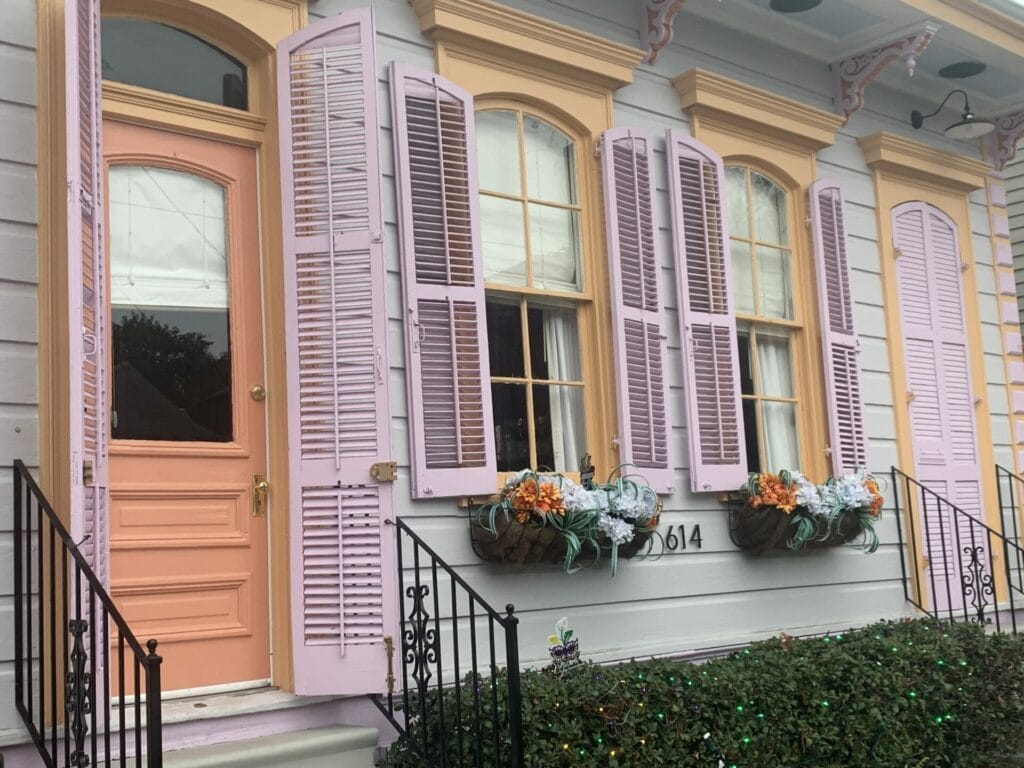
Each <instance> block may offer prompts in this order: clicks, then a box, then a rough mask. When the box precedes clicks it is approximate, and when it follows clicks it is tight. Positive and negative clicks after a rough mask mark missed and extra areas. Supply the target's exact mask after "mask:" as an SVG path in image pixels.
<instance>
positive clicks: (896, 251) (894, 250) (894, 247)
mask: <svg viewBox="0 0 1024 768" xmlns="http://www.w3.org/2000/svg"><path fill="white" fill-rule="evenodd" d="M902 255H903V251H901V250H900V247H899V246H898V245H896V243H893V244H892V257H893V258H894V259H898V258H899V257H900V256H902Z"/></svg>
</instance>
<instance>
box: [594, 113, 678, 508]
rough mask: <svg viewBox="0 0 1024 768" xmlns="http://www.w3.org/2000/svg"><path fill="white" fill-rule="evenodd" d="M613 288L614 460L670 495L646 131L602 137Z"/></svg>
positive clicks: (665, 390) (621, 131) (661, 329)
mask: <svg viewBox="0 0 1024 768" xmlns="http://www.w3.org/2000/svg"><path fill="white" fill-rule="evenodd" d="M601 166H602V172H603V175H604V201H605V220H606V223H607V228H608V261H609V274H610V276H611V289H612V298H613V301H612V325H613V330H614V334H615V335H614V340H615V344H614V350H615V368H616V383H617V391H618V398H617V409H618V429H619V434H618V442H619V461H620V463H622V464H624V465H631V466H628V467H627V471H629V472H636V473H637V474H639V475H641V476H642V477H644V478H645V479H646V481H647V483H648V484H649V485H650V486H651V487H652V488H653V489H654V490H655V491H657V492H659V493H671V492H672V491H673V490H675V476H674V473H675V467H674V466H673V462H672V455H671V424H670V420H669V417H668V381H667V378H666V376H665V359H666V349H665V333H664V327H665V323H664V318H663V315H662V308H661V304H662V302H661V301H660V288H659V274H658V273H659V271H660V265H659V261H658V251H657V246H656V244H657V232H656V227H657V223H656V221H655V212H654V178H653V173H654V148H653V141H652V139H651V136H650V134H649V133H647V132H645V131H640V130H635V129H623V128H615V129H611V130H608V131H605V132H604V134H603V135H602V137H601Z"/></svg>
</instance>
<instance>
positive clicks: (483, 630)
mask: <svg viewBox="0 0 1024 768" xmlns="http://www.w3.org/2000/svg"><path fill="white" fill-rule="evenodd" d="M395 525H396V527H397V539H398V564H399V565H398V568H399V576H398V588H399V600H400V606H401V607H400V621H401V625H400V632H401V638H400V642H401V646H400V649H399V650H400V653H401V679H400V680H397V681H395V680H393V678H389V686H388V692H387V694H385V695H384V696H383V697H379V696H376V697H372V700H373V701H374V703H375V704H376V705H377V707H378V708H379V709H380V710H381V711H382V712H383V713H384V715H385V716H386V717H387V718H388V720H389V721H390V722H391V724H392V725H393V726H394V727H395V728H396V729H397V730H398V731H399V732H400V733H403V734H405V735H406V744H407V747H408V748H409V749H410V750H412V751H414V752H415V754H416V757H417V758H418V759H419V760H420V761H422V763H421V764H422V765H430V766H439V767H440V768H443V767H444V766H448V765H450V763H449V762H448V760H449V753H450V750H451V751H457V753H458V754H459V755H464V754H466V753H467V752H466V750H467V745H468V749H469V751H471V752H472V753H473V756H474V758H475V760H474V761H473V762H472V765H474V766H476V767H477V768H485V767H486V768H499V766H498V764H497V763H491V762H487V760H486V757H485V756H484V755H483V754H482V745H483V744H484V743H485V742H486V743H487V744H488V745H489V746H491V747H492V749H491V750H489V751H491V752H492V754H493V755H495V756H497V755H507V760H501V768H522V766H523V727H522V692H521V689H520V673H519V638H518V625H519V619H518V618H517V617H516V616H515V608H514V606H512V605H508V606H506V609H505V610H506V613H505V614H504V615H502V614H501V613H500V612H499V611H497V610H495V609H494V608H492V607H491V606H490V605H489V604H488V603H487V601H485V600H484V599H483V598H482V597H481V596H480V595H479V593H477V591H476V590H474V589H473V588H472V587H471V586H470V585H469V584H468V583H467V582H466V581H465V579H463V578H462V577H461V576H460V575H459V574H458V573H456V572H455V570H454V569H453V568H451V566H449V565H448V564H447V563H446V562H445V561H444V560H442V559H441V557H440V556H439V555H438V554H437V553H436V552H435V551H434V550H433V549H432V548H431V547H430V546H429V545H427V543H426V542H424V541H423V539H421V538H420V537H419V536H418V535H417V534H416V533H415V532H414V531H413V530H412V529H411V528H410V527H409V525H408V524H407V523H406V522H405V521H404V520H402V519H398V520H397V522H396V523H395ZM403 540H407V541H406V542H405V543H403ZM410 545H411V546H410ZM403 555H405V556H403ZM407 560H408V562H407ZM407 571H409V572H408V573H407ZM439 576H440V577H441V578H442V579H444V578H447V580H448V582H449V583H448V585H447V590H445V587H444V586H442V587H440V588H439V581H438V577H439ZM442 591H447V593H448V594H446V595H445V596H444V597H442ZM431 611H432V612H431ZM498 630H501V633H500V634H503V636H504V638H503V639H504V645H505V653H504V659H501V660H502V661H504V664H505V676H506V677H505V684H504V685H498V679H499V668H498V662H499V659H500V656H501V654H500V650H499V649H498V647H497V641H498V636H499V632H498ZM460 633H461V635H460ZM467 635H468V637H467ZM389 639H390V638H389ZM467 649H468V651H469V654H468V656H469V658H468V659H467V658H465V656H460V654H462V653H463V652H464V651H465V650H467ZM481 671H483V672H484V673H485V674H487V675H489V677H490V681H491V682H490V685H489V691H486V690H485V684H484V677H483V675H482V674H481ZM460 678H462V679H460ZM396 682H397V683H398V684H399V686H400V692H399V693H396V691H395V688H394V683H396ZM488 693H489V696H488V695H487V694H488ZM488 699H489V700H488ZM502 705H504V707H503V706H502ZM434 718H436V721H437V722H436V723H434V722H433V720H434ZM446 720H448V721H449V722H448V725H447V727H446ZM452 723H457V724H458V725H456V726H454V727H453V726H452ZM449 739H454V740H455V742H456V744H450V743H448V740H449ZM492 741H493V744H491V742H492ZM456 764H458V765H462V763H461V760H460V761H459V762H458V763H456Z"/></svg>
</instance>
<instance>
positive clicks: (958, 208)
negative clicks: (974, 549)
mask: <svg viewBox="0 0 1024 768" xmlns="http://www.w3.org/2000/svg"><path fill="white" fill-rule="evenodd" d="M876 135H877V134H876ZM868 138H869V139H871V138H874V137H868ZM862 141H863V140H862ZM911 143H914V142H911ZM863 146H864V145H863V143H862V148H863ZM926 149H927V148H926ZM932 151H933V152H936V153H938V154H941V155H945V154H947V153H944V152H939V151H938V150H932ZM867 154H868V152H867V150H865V159H866V158H867ZM915 155H916V156H920V153H915ZM953 157H956V156H953ZM960 159H961V160H963V158H960ZM971 162H975V161H971ZM869 165H872V168H873V171H874V186H875V198H876V200H877V207H876V209H875V212H876V218H877V222H878V236H879V241H878V242H879V256H880V258H881V272H882V290H883V297H884V298H883V303H884V306H885V307H886V312H885V325H886V338H887V340H888V347H889V370H890V371H891V372H892V387H893V412H894V415H895V418H896V442H897V456H898V462H899V466H900V468H901V469H903V471H905V472H906V473H907V474H909V475H913V467H914V448H913V434H912V432H911V428H910V409H909V405H908V401H907V391H908V387H907V378H906V370H905V362H904V349H903V330H902V326H901V323H900V309H899V289H898V283H897V274H896V268H895V260H896V255H895V248H894V247H893V242H894V240H893V233H892V210H893V208H895V207H896V206H897V205H900V204H901V203H905V202H908V201H912V200H919V201H922V202H925V203H929V204H931V205H933V206H935V207H936V208H938V209H939V210H941V211H942V212H944V213H945V214H946V215H947V216H949V217H950V218H951V219H952V220H953V222H954V223H955V224H956V227H957V235H958V238H959V246H960V254H961V259H962V260H964V261H965V262H966V263H967V264H968V265H970V268H969V269H967V270H966V271H964V272H963V273H962V277H963V280H962V286H963V295H964V320H965V323H966V326H967V328H966V330H967V341H968V346H969V355H970V368H971V370H970V378H971V392H972V393H973V394H974V396H975V398H981V402H980V403H977V404H976V406H975V412H974V417H975V431H976V437H977V441H978V460H979V464H980V465H981V467H982V473H981V475H982V476H981V483H982V489H981V490H982V508H983V509H984V510H985V511H986V517H985V520H986V522H988V523H989V524H990V525H992V524H995V523H997V522H998V516H999V513H998V509H997V507H998V505H997V504H996V503H995V501H996V499H997V492H996V484H995V473H994V471H985V470H986V468H992V467H994V466H995V458H994V455H993V449H992V420H991V416H990V414H989V410H988V387H987V384H986V376H985V354H984V346H983V341H982V337H981V319H980V312H979V309H978V286H977V280H976V277H975V271H976V270H975V269H974V264H975V261H974V249H973V248H972V244H971V218H970V200H969V198H968V190H967V189H965V188H964V186H963V183H962V182H961V181H958V180H957V179H955V178H951V179H950V180H949V183H948V184H947V185H946V186H945V188H943V187H942V186H941V185H940V184H939V179H936V178H932V177H931V176H930V175H929V176H925V177H924V178H922V176H921V174H920V172H919V169H918V168H916V167H915V166H913V165H903V164H896V165H893V164H889V163H878V162H876V163H873V164H872V163H869ZM978 165H984V164H981V163H978ZM984 183H985V182H984V177H982V179H981V184H984ZM972 188H976V187H972ZM903 513H904V514H909V510H903ZM920 528H921V526H919V525H918V526H917V531H918V534H919V536H920V535H921V531H920ZM907 530H909V528H907ZM917 549H918V553H919V556H918V562H917V563H916V568H915V572H914V574H912V578H915V579H917V580H919V581H918V583H921V580H923V578H924V576H923V574H924V555H923V547H922V546H920V542H919V546H918V547H917ZM994 556H995V557H996V558H999V557H1001V556H1002V555H1001V554H999V553H994ZM1000 588H1002V587H1000Z"/></svg>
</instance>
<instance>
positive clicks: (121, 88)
mask: <svg viewBox="0 0 1024 768" xmlns="http://www.w3.org/2000/svg"><path fill="white" fill-rule="evenodd" d="M103 116H104V117H109V118H113V119H115V120H122V121H124V122H129V123H135V124H137V125H146V126H150V127H153V128H167V129H170V130H179V131H184V132H186V133H189V134H194V135H197V136H202V137H205V138H213V139H233V140H234V141H236V142H237V143H239V144H248V145H252V146H257V145H259V144H260V143H262V141H263V139H264V135H265V133H266V130H267V119H266V118H265V117H262V116H260V115H257V114H253V113H252V112H243V111H242V110H239V109H231V108H229V107H221V106H219V105H217V104H210V103H208V102H205V101H197V100H196V99H186V98H184V97H182V96H174V95H172V94H169V93H160V92H159V91H151V90H149V89H148V88H140V87H138V86H135V85H125V84H124V83H114V82H111V81H108V80H105V81H104V82H103Z"/></svg>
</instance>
